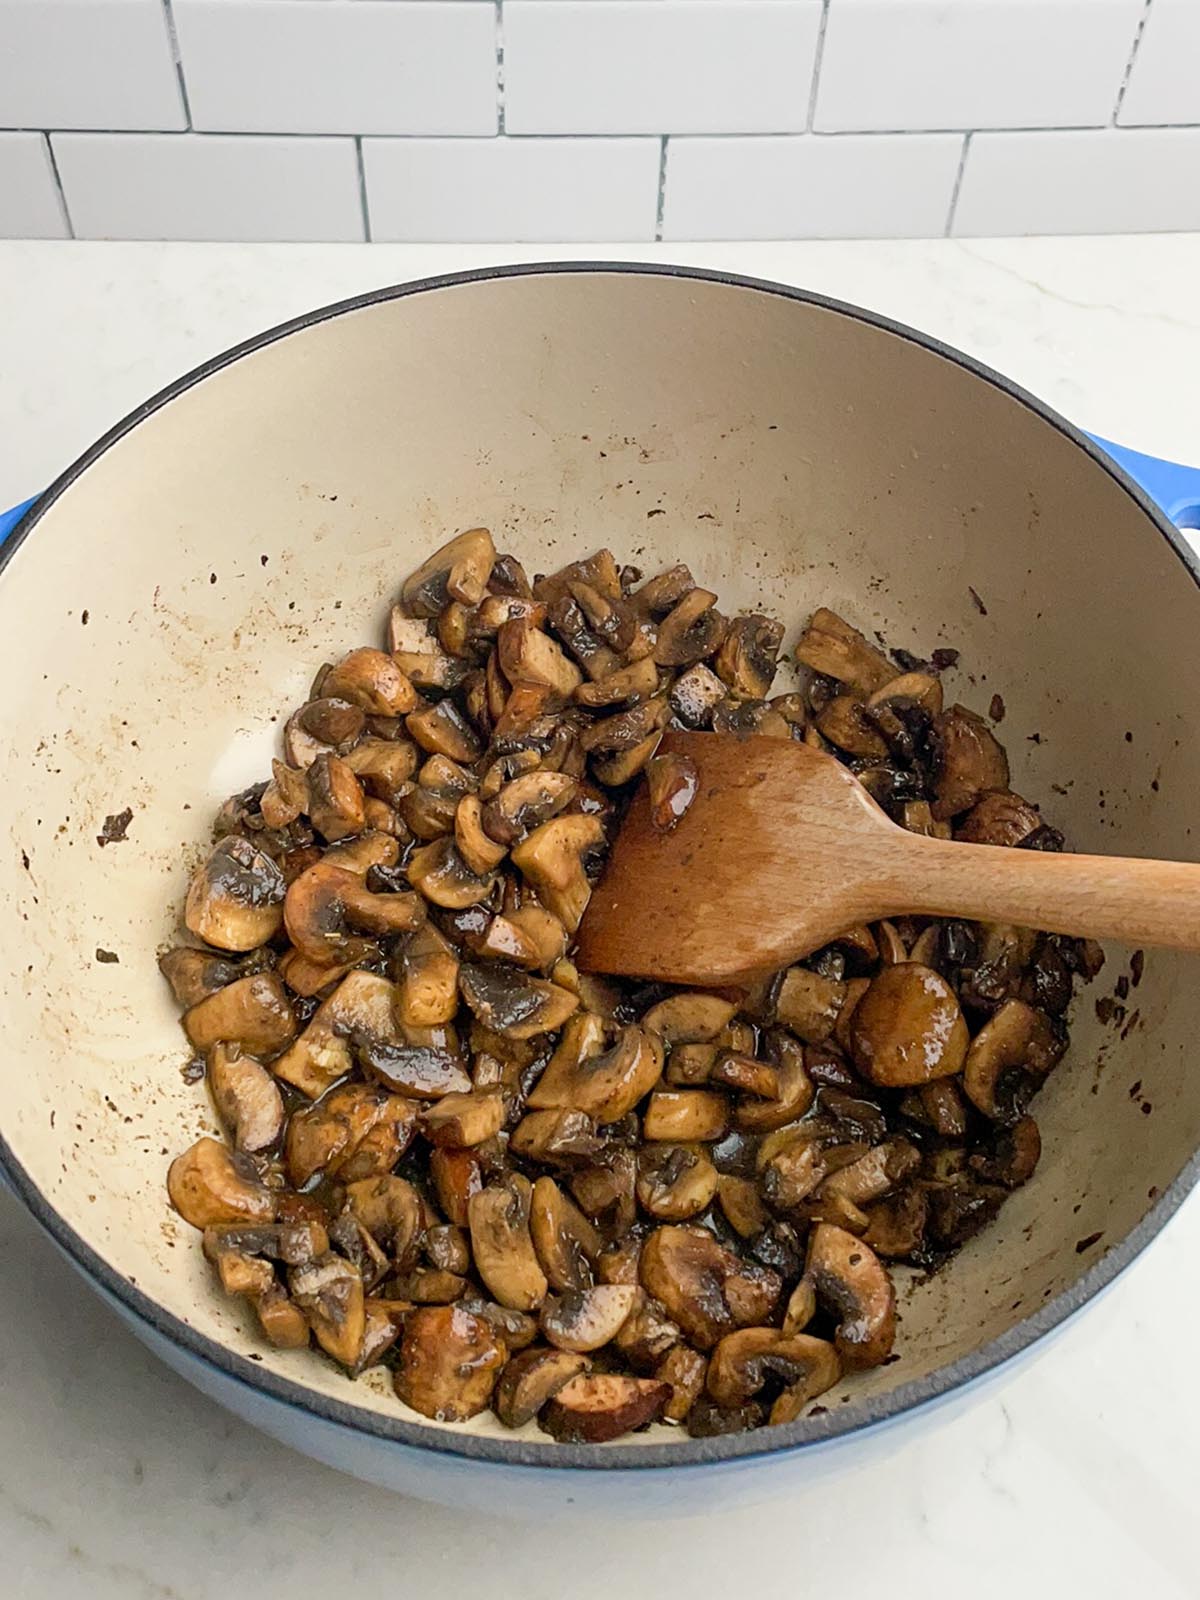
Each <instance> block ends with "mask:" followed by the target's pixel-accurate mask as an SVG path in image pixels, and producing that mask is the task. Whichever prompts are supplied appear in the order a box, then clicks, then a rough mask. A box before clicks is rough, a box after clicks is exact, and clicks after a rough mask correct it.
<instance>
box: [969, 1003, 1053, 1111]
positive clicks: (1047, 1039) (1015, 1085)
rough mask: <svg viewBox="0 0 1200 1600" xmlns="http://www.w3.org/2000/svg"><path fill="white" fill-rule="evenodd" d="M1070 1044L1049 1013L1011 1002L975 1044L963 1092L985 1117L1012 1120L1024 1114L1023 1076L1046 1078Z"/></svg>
mask: <svg viewBox="0 0 1200 1600" xmlns="http://www.w3.org/2000/svg"><path fill="white" fill-rule="evenodd" d="M1065 1048H1066V1041H1065V1040H1064V1039H1063V1037H1062V1034H1061V1032H1060V1030H1059V1029H1058V1028H1056V1027H1055V1025H1054V1022H1053V1021H1052V1019H1051V1018H1050V1017H1048V1016H1047V1015H1046V1013H1045V1012H1044V1011H1037V1010H1035V1009H1034V1007H1033V1006H1029V1005H1026V1004H1025V1002H1024V1001H1023V1000H1006V1001H1005V1002H1004V1004H1003V1005H1002V1006H1001V1007H1000V1009H999V1010H998V1011H997V1012H996V1013H995V1015H994V1016H992V1017H990V1018H989V1019H988V1021H987V1022H985V1023H984V1025H983V1027H982V1028H981V1029H980V1030H979V1032H978V1033H977V1034H976V1035H975V1037H974V1039H972V1041H971V1047H970V1049H969V1050H968V1051H967V1056H966V1063H965V1065H964V1067H963V1089H964V1090H965V1091H966V1095H967V1099H968V1100H970V1102H971V1104H972V1105H974V1106H977V1107H978V1109H979V1110H980V1111H982V1112H983V1114H984V1116H985V1117H993V1118H998V1119H1001V1120H1005V1121H1007V1120H1011V1118H1012V1116H1013V1115H1014V1113H1015V1111H1017V1110H1019V1109H1020V1107H1019V1100H1020V1096H1021V1090H1022V1084H1021V1078H1022V1077H1026V1076H1028V1077H1032V1079H1034V1080H1037V1079H1041V1078H1044V1077H1045V1076H1046V1075H1047V1073H1049V1072H1050V1071H1051V1070H1052V1069H1053V1068H1054V1067H1055V1066H1056V1065H1057V1063H1058V1062H1059V1060H1060V1059H1061V1057H1062V1054H1063V1051H1064V1050H1065Z"/></svg>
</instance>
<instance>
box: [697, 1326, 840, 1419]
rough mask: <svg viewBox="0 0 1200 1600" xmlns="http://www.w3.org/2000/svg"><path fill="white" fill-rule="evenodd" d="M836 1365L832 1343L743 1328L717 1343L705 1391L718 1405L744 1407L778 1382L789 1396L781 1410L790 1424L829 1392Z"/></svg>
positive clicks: (837, 1369) (837, 1375) (836, 1373)
mask: <svg viewBox="0 0 1200 1600" xmlns="http://www.w3.org/2000/svg"><path fill="white" fill-rule="evenodd" d="M841 1370H842V1369H841V1362H840V1361H839V1360H838V1357H837V1352H836V1350H835V1349H834V1347H833V1345H831V1344H829V1343H828V1342H827V1341H826V1340H824V1339H814V1338H812V1337H811V1336H810V1335H808V1334H805V1333H793V1334H782V1333H780V1331H779V1329H778V1328H742V1329H739V1331H738V1332H737V1333H729V1334H726V1335H725V1337H724V1338H723V1339H721V1340H720V1341H719V1342H718V1343H717V1346H716V1348H715V1349H714V1350H713V1353H712V1356H711V1357H710V1358H709V1363H708V1377H707V1388H708V1392H709V1394H710V1395H711V1396H712V1398H713V1399H714V1400H715V1401H716V1402H717V1404H718V1405H719V1406H725V1407H733V1406H741V1405H745V1403H746V1402H747V1401H748V1400H752V1399H753V1398H754V1396H755V1395H756V1394H758V1393H759V1392H760V1391H761V1390H762V1389H763V1388H764V1387H765V1386H766V1384H767V1383H768V1382H770V1380H771V1379H772V1378H774V1379H777V1380H781V1381H782V1382H783V1383H784V1384H785V1385H787V1388H788V1390H789V1393H790V1394H791V1399H790V1403H789V1405H788V1406H787V1407H785V1408H783V1409H784V1410H790V1411H791V1415H790V1416H782V1415H781V1416H780V1417H777V1418H776V1419H775V1420H776V1421H788V1422H790V1421H791V1420H792V1419H793V1417H795V1416H798V1415H799V1413H800V1410H801V1409H802V1407H803V1406H804V1405H806V1404H807V1403H808V1401H809V1400H813V1399H815V1398H816V1396H817V1395H818V1394H821V1393H822V1392H823V1391H824V1390H825V1389H828V1388H831V1387H832V1386H833V1384H835V1383H836V1382H837V1380H838V1379H839V1378H840V1377H841Z"/></svg>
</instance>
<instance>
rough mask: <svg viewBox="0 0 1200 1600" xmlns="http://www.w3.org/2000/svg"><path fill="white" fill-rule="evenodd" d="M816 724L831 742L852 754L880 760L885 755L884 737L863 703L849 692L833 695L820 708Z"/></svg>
mask: <svg viewBox="0 0 1200 1600" xmlns="http://www.w3.org/2000/svg"><path fill="white" fill-rule="evenodd" d="M817 727H818V729H819V730H820V732H821V734H822V736H823V737H824V738H826V739H828V740H829V742H830V744H835V745H837V747H838V749H839V750H844V751H845V752H846V754H847V755H851V756H868V757H875V758H880V759H882V758H883V757H886V756H887V754H888V745H887V740H886V739H884V737H883V735H882V734H881V733H880V732H879V730H878V728H877V727H876V725H875V723H874V722H872V721H871V719H870V717H869V716H868V715H867V712H866V707H865V706H864V705H863V702H862V701H861V700H859V699H858V698H857V696H855V695H852V694H839V695H835V696H834V697H833V699H832V700H830V702H829V703H828V705H826V706H824V707H822V709H821V712H820V714H819V715H818V717H817Z"/></svg>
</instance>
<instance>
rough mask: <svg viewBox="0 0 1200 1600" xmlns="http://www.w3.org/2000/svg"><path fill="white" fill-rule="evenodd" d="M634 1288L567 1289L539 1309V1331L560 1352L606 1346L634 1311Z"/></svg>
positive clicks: (597, 1286)
mask: <svg viewBox="0 0 1200 1600" xmlns="http://www.w3.org/2000/svg"><path fill="white" fill-rule="evenodd" d="M637 1292H638V1291H637V1288H636V1287H635V1286H634V1285H633V1284H627V1283H599V1284H594V1285H593V1286H592V1287H591V1288H588V1289H568V1290H567V1291H566V1292H565V1293H564V1294H563V1295H562V1296H561V1297H560V1298H558V1299H549V1300H547V1301H546V1302H545V1304H544V1305H543V1306H542V1314H541V1328H542V1333H543V1334H544V1335H545V1337H546V1338H547V1339H548V1340H549V1342H550V1343H551V1344H552V1345H554V1346H555V1348H556V1349H559V1350H574V1351H577V1352H580V1353H588V1352H590V1351H593V1350H599V1349H600V1348H601V1346H603V1345H606V1344H609V1343H610V1342H611V1341H612V1340H614V1339H615V1338H616V1336H617V1334H618V1333H619V1332H620V1331H621V1327H622V1324H623V1323H624V1322H625V1319H626V1318H627V1317H628V1316H629V1313H630V1312H631V1311H632V1310H633V1307H634V1301H635V1300H636V1298H637Z"/></svg>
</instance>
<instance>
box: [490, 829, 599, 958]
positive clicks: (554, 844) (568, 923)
mask: <svg viewBox="0 0 1200 1600" xmlns="http://www.w3.org/2000/svg"><path fill="white" fill-rule="evenodd" d="M603 844H604V825H603V823H602V822H601V821H600V819H599V817H594V816H587V815H584V814H582V813H573V814H572V815H570V816H562V817H554V818H553V819H552V820H551V821H549V822H543V823H542V824H541V825H540V827H537V828H535V829H534V830H533V831H532V833H530V834H529V835H528V836H527V837H526V838H524V839H522V840H521V841H520V843H518V844H516V845H514V846H513V851H512V860H513V865H514V866H515V867H517V868H518V870H519V871H520V872H521V874H522V876H523V877H524V878H525V879H526V880H527V881H528V882H529V883H530V885H531V886H532V887H533V888H534V890H536V892H537V896H538V899H539V900H540V901H541V902H542V904H543V905H544V906H545V907H546V909H547V910H548V911H552V912H553V913H554V915H555V916H556V917H557V918H558V919H559V921H560V922H561V923H562V924H563V926H564V927H565V928H566V930H567V932H568V933H574V932H576V930H577V929H578V927H579V924H580V921H581V920H582V918H583V913H584V910H585V909H586V907H587V903H588V900H589V899H590V898H591V893H592V889H591V884H590V883H589V882H588V878H587V871H586V866H585V863H586V862H587V860H588V859H589V858H590V857H591V856H592V855H593V854H594V853H595V852H596V851H598V850H599V849H600V848H601V847H602V846H603Z"/></svg>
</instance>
